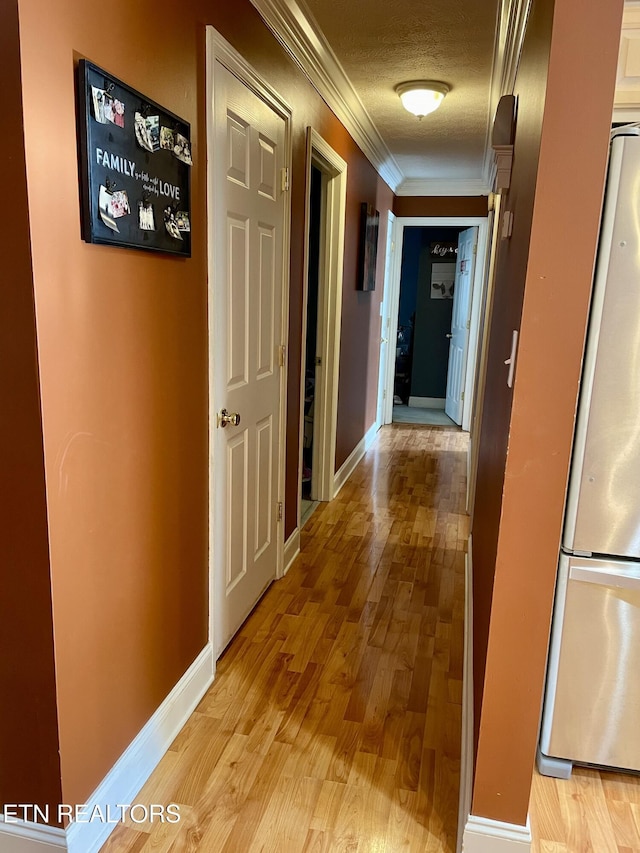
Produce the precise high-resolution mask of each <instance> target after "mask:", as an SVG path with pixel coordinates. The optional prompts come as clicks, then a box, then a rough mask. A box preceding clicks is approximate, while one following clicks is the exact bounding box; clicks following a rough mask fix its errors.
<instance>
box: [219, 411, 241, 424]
mask: <svg viewBox="0 0 640 853" xmlns="http://www.w3.org/2000/svg"><path fill="white" fill-rule="evenodd" d="M239 423H240V415H239V414H238V412H232V413H231V414H230V413H229V412H228V411H227V410H226V409H222V411H221V412H220V414H219V415H218V426H219V427H226V426H228V425H229V424H231V426H238V424H239Z"/></svg>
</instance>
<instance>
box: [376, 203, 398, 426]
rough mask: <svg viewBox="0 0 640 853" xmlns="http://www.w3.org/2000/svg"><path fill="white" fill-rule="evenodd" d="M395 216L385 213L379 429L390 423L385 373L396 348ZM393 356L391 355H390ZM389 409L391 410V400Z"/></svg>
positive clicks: (377, 421) (377, 415)
mask: <svg viewBox="0 0 640 853" xmlns="http://www.w3.org/2000/svg"><path fill="white" fill-rule="evenodd" d="M395 221H396V217H395V214H394V213H392V212H391V211H390V210H388V211H387V239H386V250H385V253H384V285H383V289H382V302H381V303H380V358H379V361H378V397H377V405H376V423H377V424H378V427H381V426H382V425H383V424H385V423H390V422H391V416H390V420H388V421H387V420H386V419H385V418H386V413H387V409H388V408H389V407H388V406H387V399H386V396H385V389H386V387H387V372H388V369H389V361H391V360H392V358H393V361H394V363H395V360H396V348H395V345H394V346H393V347H392V346H391V337H390V330H391V317H390V316H389V305H390V304H391V303H390V299H389V291H390V289H391V279H392V267H393V262H394V257H395V243H394V240H395V228H394V224H395ZM392 354H393V355H392ZM391 409H393V398H392V399H391Z"/></svg>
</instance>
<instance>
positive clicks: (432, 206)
mask: <svg viewBox="0 0 640 853" xmlns="http://www.w3.org/2000/svg"><path fill="white" fill-rule="evenodd" d="M487 210H488V199H487V196H486V195H476V196H433V195H432V196H402V195H399V196H396V197H395V200H394V202H393V212H394V213H395V215H396V216H486V215H487Z"/></svg>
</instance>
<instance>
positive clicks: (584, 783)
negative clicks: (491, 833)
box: [530, 767, 640, 853]
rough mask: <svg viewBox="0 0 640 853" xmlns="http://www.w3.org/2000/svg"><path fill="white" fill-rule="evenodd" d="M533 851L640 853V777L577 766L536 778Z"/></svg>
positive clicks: (533, 789) (533, 807)
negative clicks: (562, 775) (561, 775)
mask: <svg viewBox="0 0 640 853" xmlns="http://www.w3.org/2000/svg"><path fill="white" fill-rule="evenodd" d="M530 816H531V831H532V834H533V848H532V853H640V777H639V776H637V775H632V774H627V773H614V772H609V771H601V772H600V771H598V770H593V769H590V768H589V769H588V768H585V767H576V768H574V770H573V774H572V776H571V778H570V779H550V778H548V777H545V776H540V775H539V774H538V773H537V771H536V772H535V773H534V776H533V787H532V790H531V804H530Z"/></svg>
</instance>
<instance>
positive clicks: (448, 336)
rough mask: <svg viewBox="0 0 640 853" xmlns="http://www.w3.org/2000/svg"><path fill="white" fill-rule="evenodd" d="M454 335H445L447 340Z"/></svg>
mask: <svg viewBox="0 0 640 853" xmlns="http://www.w3.org/2000/svg"><path fill="white" fill-rule="evenodd" d="M452 337H453V335H445V338H452Z"/></svg>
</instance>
